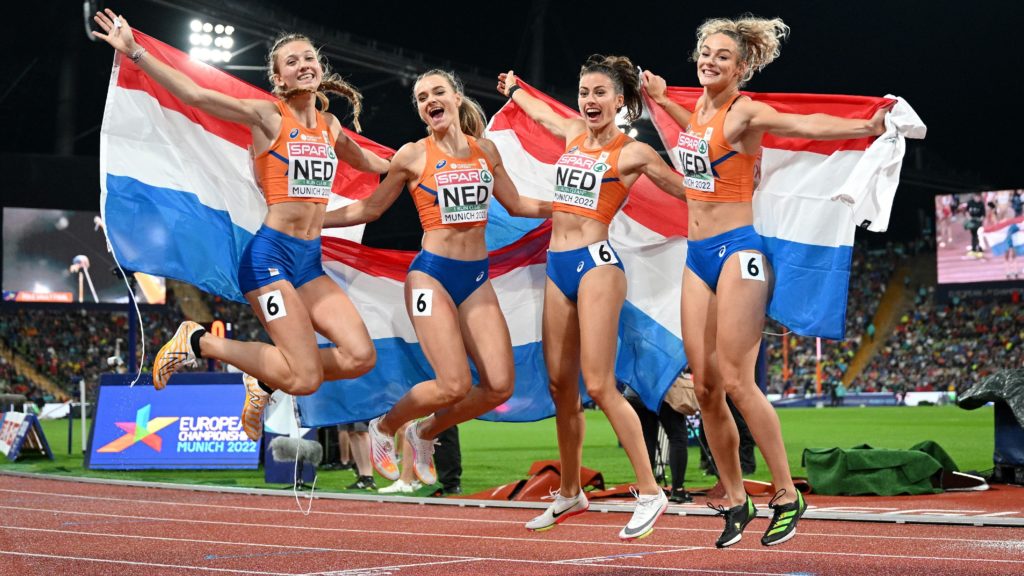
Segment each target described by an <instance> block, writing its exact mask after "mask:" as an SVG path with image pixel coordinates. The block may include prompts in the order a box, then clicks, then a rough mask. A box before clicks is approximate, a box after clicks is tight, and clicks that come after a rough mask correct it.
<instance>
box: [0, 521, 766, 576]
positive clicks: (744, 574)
mask: <svg viewBox="0 0 1024 576" xmlns="http://www.w3.org/2000/svg"><path fill="white" fill-rule="evenodd" d="M0 529H12V530H25V531H33V532H52V533H58V534H64V535H68V534H74V535H79V536H96V537H106V538H116V539H118V540H124V539H134V540H156V541H162V542H178V543H183V544H184V543H188V544H196V543H199V544H217V545H222V546H223V545H239V546H260V547H266V548H292V549H307V550H316V551H320V550H323V551H328V552H334V551H337V552H353V553H357V554H372V555H393V556H417V557H419V556H423V554H422V553H421V552H418V553H415V554H411V553H405V552H381V551H376V550H351V549H344V548H324V547H308V546H287V545H284V544H253V543H251V542H231V541H217V540H201V539H195V538H171V537H165V536H142V535H138V534H111V533H106V532H84V531H70V530H53V529H49V528H21V527H13V528H12V527H8V526H0ZM690 550H699V548H674V549H672V550H666V551H665V552H680V551H690ZM0 553H7V554H20V555H24V556H39V557H51V555H46V554H29V553H26V552H3V551H0ZM432 555H433V556H435V557H439V558H443V557H445V556H444V555H443V554H432ZM628 556H636V555H622V557H624V558H625V557H628ZM52 557H54V558H58V557H57V556H52ZM67 558H73V557H67ZM448 558H451V560H443V561H439V562H431V563H419V564H395V565H385V566H376V567H370V568H349V569H345V570H340V571H324V572H314V573H303V574H301V575H291V574H287V575H281V574H277V573H271V572H252V571H250V570H228V569H225V568H200V567H198V566H195V567H189V566H182V568H186V569H193V570H213V571H229V572H241V573H246V574H270V575H274V576H314V575H315V576H326V575H331V576H355V575H370V574H387V573H388V570H396V569H401V568H405V567H416V566H427V565H432V564H455V563H466V562H495V563H512V564H540V565H545V566H559V565H562V566H564V565H566V563H567V562H566V561H564V560H528V559H523V558H492V557H486V556H479V557H477V556H448ZM595 559H597V558H595ZM91 560H95V561H97V562H118V561H115V560H102V559H91ZM587 560H589V559H587V558H582V559H579V561H571V560H570V561H569V563H571V565H573V566H583V567H588V568H601V569H603V570H607V569H608V568H609V567H610V566H612V567H615V568H632V569H637V570H653V571H655V572H657V573H663V572H702V573H707V572H709V571H711V572H715V573H719V574H738V575H741V576H786V573H777V572H748V571H729V570H722V569H719V568H713V569H708V568H664V567H660V566H626V565H622V564H607V563H600V562H587ZM123 563H132V564H144V565H153V566H159V565H157V564H145V563H141V562H128V561H125V562H123Z"/></svg>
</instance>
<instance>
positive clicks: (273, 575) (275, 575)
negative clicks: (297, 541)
mask: <svg viewBox="0 0 1024 576" xmlns="http://www.w3.org/2000/svg"><path fill="white" fill-rule="evenodd" d="M0 554H7V555H9V556H26V557H29V558H45V559H48V560H74V561H76V562H101V563H104V564H122V565H128V566H151V567H153V568H173V569H175V570H202V571H204V572H227V573H230V574H261V575H263V576H293V575H292V574H289V573H287V572H257V571H255V570H250V569H245V570H229V569H227V568H203V567H202V566H181V565H178V564H158V563H155V562H132V561H130V560H108V559H106V558H89V557H86V556H61V555H58V554H32V553H29V552H8V551H6V550H0Z"/></svg>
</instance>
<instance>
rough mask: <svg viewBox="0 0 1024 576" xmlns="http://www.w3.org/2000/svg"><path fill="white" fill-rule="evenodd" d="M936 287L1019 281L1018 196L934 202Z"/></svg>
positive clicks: (1023, 258)
mask: <svg viewBox="0 0 1024 576" xmlns="http://www.w3.org/2000/svg"><path fill="white" fill-rule="evenodd" d="M935 235H936V238H935V245H936V248H937V257H936V261H937V265H938V281H939V284H968V283H974V282H993V281H1000V280H1001V281H1017V280H1024V190H997V191H993V192H977V193H964V194H944V195H940V196H936V197H935Z"/></svg>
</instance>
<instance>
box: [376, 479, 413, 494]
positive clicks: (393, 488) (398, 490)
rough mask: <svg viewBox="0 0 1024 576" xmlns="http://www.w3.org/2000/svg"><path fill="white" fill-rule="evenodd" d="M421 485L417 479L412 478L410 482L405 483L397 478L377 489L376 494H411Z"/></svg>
mask: <svg viewBox="0 0 1024 576" xmlns="http://www.w3.org/2000/svg"><path fill="white" fill-rule="evenodd" d="M422 486H423V485H422V484H420V483H419V481H417V480H413V481H412V482H411V483H409V484H406V483H405V480H402V479H401V478H399V479H398V480H395V481H394V483H392V484H391V485H390V486H385V487H383V488H381V489H380V490H377V493H378V494H412V493H413V492H415V491H417V490H419V489H420V488H421V487H422Z"/></svg>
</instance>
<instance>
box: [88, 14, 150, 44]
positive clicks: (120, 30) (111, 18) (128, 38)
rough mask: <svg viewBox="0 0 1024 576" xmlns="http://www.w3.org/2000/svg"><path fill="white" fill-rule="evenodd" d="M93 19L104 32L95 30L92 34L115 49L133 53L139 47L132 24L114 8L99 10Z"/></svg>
mask: <svg viewBox="0 0 1024 576" xmlns="http://www.w3.org/2000/svg"><path fill="white" fill-rule="evenodd" d="M92 19H93V20H94V21H95V22H96V24H97V25H99V27H100V28H102V29H103V33H100V32H97V31H96V30H93V32H92V35H93V36H95V37H97V38H99V39H101V40H103V41H104V42H106V43H107V44H110V46H111V47H112V48H113V49H114V50H117V51H118V52H121V53H122V54H132V53H133V52H135V50H137V49H138V47H139V46H138V44H136V43H135V36H134V35H133V34H132V29H131V26H129V25H128V21H127V20H125V19H124V16H118V15H116V14H114V11H113V10H111V9H110V8H106V9H104V10H103V12H97V13H96V15H95V16H93V17H92Z"/></svg>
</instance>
